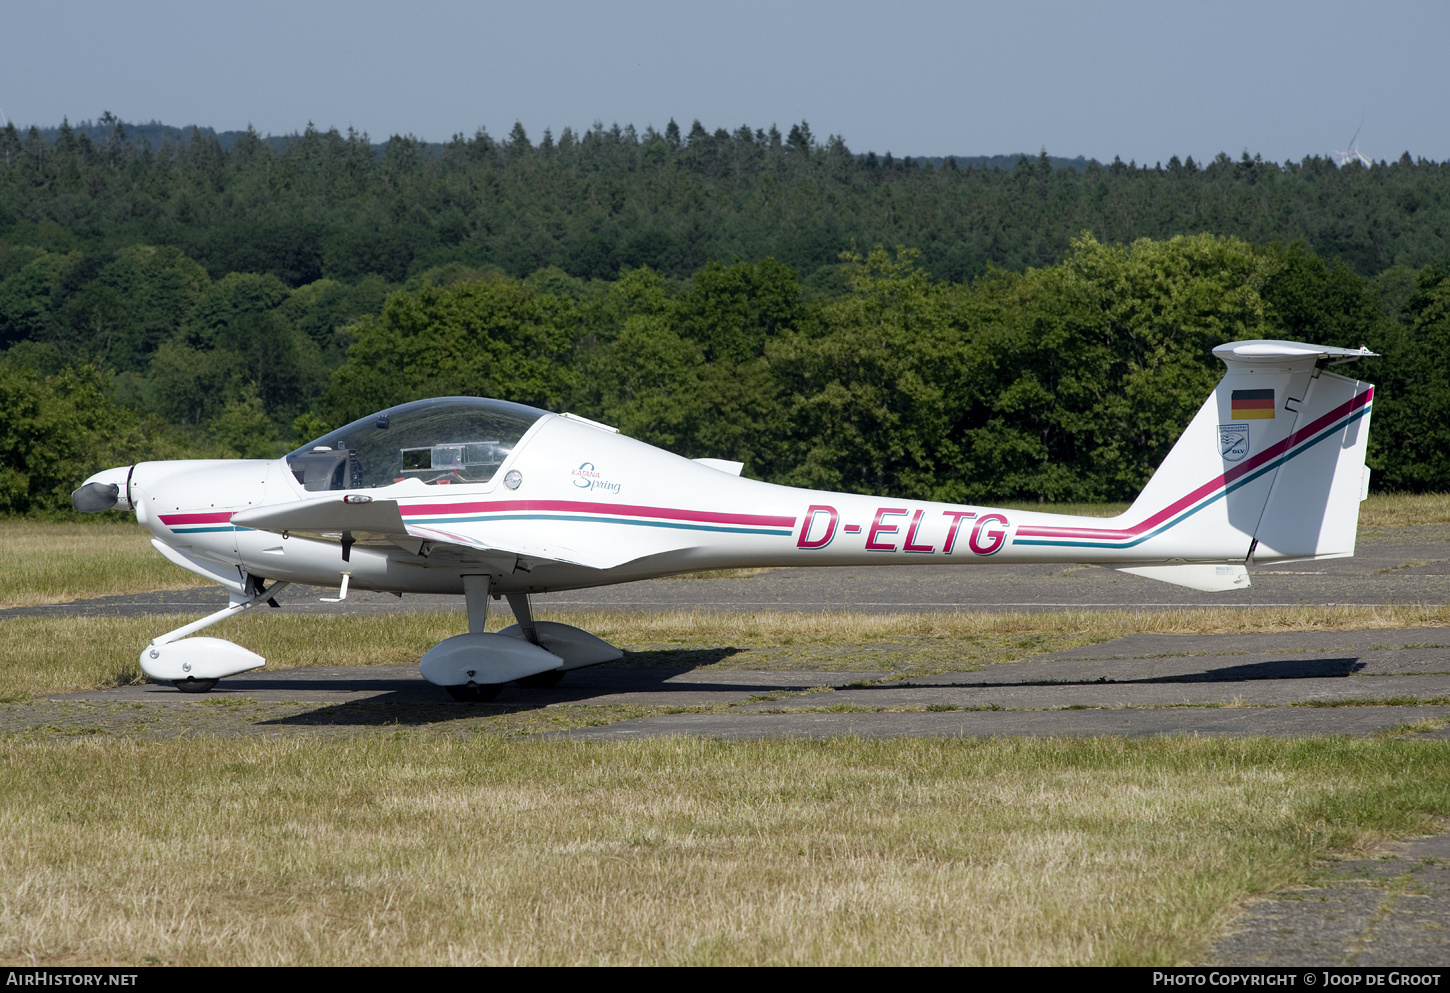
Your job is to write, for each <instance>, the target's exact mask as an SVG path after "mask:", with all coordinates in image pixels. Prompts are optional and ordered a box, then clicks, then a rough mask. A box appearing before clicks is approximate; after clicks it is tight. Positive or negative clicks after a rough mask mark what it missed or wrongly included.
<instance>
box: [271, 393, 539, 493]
mask: <svg viewBox="0 0 1450 993" xmlns="http://www.w3.org/2000/svg"><path fill="white" fill-rule="evenodd" d="M547 415H548V411H544V410H539V409H538V408H536V407H526V406H524V405H523V404H520V403H509V402H508V401H506V400H485V399H483V398H481V397H440V398H438V399H434V400H416V401H414V402H413V403H405V404H401V405H399V406H397V407H389V408H388V409H387V410H383V411H379V412H378V413H376V414H369V415H368V416H367V417H363V418H359V419H358V420H356V421H353V422H352V423H351V424H348V425H346V426H344V427H340V428H338V429H337V430H336V431H333V432H331V433H329V434H325V435H323V436H322V437H321V438H318V439H317V440H316V441H312V442H308V443H307V444H306V445H303V446H302V447H301V448H299V449H297V450H296V451H295V452H293V453H292V454H290V455H288V456H287V465H288V468H290V469H291V470H292V474H293V475H294V476H296V477H297V481H298V482H299V483H301V484H302V485H303V487H304V488H306V489H308V490H356V489H374V488H376V487H379V486H392V485H393V484H394V483H401V482H404V481H405V480H409V479H416V480H418V481H420V482H423V483H426V484H428V485H430V486H436V485H440V484H448V483H486V482H488V481H489V480H491V479H493V477H494V474H495V473H496V472H498V468H499V466H501V465H503V462H504V460H505V459H507V458H508V457H509V454H510V453H512V452H513V449H514V446H515V445H517V444H518V443H519V439H520V438H522V437H523V436H524V434H525V432H527V431H528V430H529V428H531V427H533V426H534V424H535V422H537V421H538V420H539V418H541V417H545V416H547Z"/></svg>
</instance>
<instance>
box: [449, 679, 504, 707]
mask: <svg viewBox="0 0 1450 993" xmlns="http://www.w3.org/2000/svg"><path fill="white" fill-rule="evenodd" d="M447 689H448V695H449V696H451V697H452V698H453V699H455V700H457V701H458V702H459V703H488V701H490V700H492V699H493V698H494V697H496V696H498V695H499V692H500V691H501V690H502V689H503V684H502V683H464V684H463V685H461V686H449V687H447Z"/></svg>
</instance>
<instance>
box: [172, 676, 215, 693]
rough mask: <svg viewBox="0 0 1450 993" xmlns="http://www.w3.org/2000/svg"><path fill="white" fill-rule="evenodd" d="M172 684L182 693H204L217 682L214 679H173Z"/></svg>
mask: <svg viewBox="0 0 1450 993" xmlns="http://www.w3.org/2000/svg"><path fill="white" fill-rule="evenodd" d="M171 683H172V685H173V686H175V687H176V688H177V689H179V690H180V691H181V692H183V693H206V692H208V691H209V690H210V689H211V688H212V687H213V686H215V685H216V684H217V681H216V680H215V679H191V678H188V679H173V680H172V681H171Z"/></svg>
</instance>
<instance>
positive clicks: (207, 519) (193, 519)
mask: <svg viewBox="0 0 1450 993" xmlns="http://www.w3.org/2000/svg"><path fill="white" fill-rule="evenodd" d="M160 516H161V523H162V524H167V525H170V524H225V523H227V522H228V521H230V520H231V519H232V513H231V511H229V510H228V511H223V512H220V513H215V514H162V515H160Z"/></svg>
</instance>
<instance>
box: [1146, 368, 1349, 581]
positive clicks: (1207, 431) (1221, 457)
mask: <svg viewBox="0 0 1450 993" xmlns="http://www.w3.org/2000/svg"><path fill="white" fill-rule="evenodd" d="M1213 353H1214V354H1215V355H1217V356H1218V357H1219V358H1220V359H1222V360H1223V362H1224V364H1225V365H1226V366H1228V370H1227V372H1225V374H1224V377H1223V379H1222V380H1221V381H1220V382H1219V384H1218V388H1217V389H1215V390H1214V392H1213V395H1212V396H1210V397H1209V398H1208V400H1207V402H1205V403H1204V405H1203V407H1202V408H1201V409H1200V410H1199V412H1198V415H1197V416H1196V417H1194V419H1193V421H1192V423H1190V424H1189V426H1188V429H1187V430H1185V431H1184V432H1183V436H1182V437H1181V438H1179V439H1178V443H1177V444H1176V445H1174V446H1173V450H1172V451H1171V452H1169V453H1168V458H1166V459H1165V460H1164V461H1163V464H1162V465H1161V466H1160V467H1159V469H1158V472H1157V473H1155V474H1154V476H1153V478H1152V479H1151V480H1149V481H1148V485H1147V486H1146V487H1145V488H1144V489H1143V492H1142V494H1141V495H1140V496H1139V497H1138V499H1137V500H1136V501H1135V502H1134V503H1133V506H1132V508H1131V509H1129V511H1128V513H1127V514H1125V515H1124V518H1123V519H1125V520H1128V521H1136V522H1137V523H1136V524H1134V525H1131V526H1130V527H1129V528H1128V529H1126V531H1125V532H1124V533H1125V534H1126V533H1128V532H1131V534H1132V535H1133V537H1134V538H1135V539H1136V540H1135V541H1133V542H1131V544H1132V545H1134V546H1136V547H1135V548H1134V558H1137V557H1138V554H1139V553H1141V555H1142V560H1143V561H1144V562H1145V563H1147V562H1155V561H1156V562H1175V561H1177V562H1186V563H1193V562H1199V563H1210V562H1220V563H1232V562H1234V561H1238V562H1246V561H1249V560H1250V559H1252V560H1254V561H1259V562H1263V561H1285V560H1289V559H1306V558H1337V557H1340V556H1346V555H1353V554H1354V539H1355V531H1356V528H1357V527H1358V523H1359V504H1360V501H1361V500H1363V499H1364V497H1365V495H1366V494H1367V492H1368V488H1369V470H1368V469H1367V468H1365V464H1364V455H1365V446H1366V443H1367V441H1368V439H1369V413H1370V405H1371V400H1372V399H1373V396H1374V387H1373V386H1371V385H1370V384H1368V383H1364V382H1360V381H1358V380H1354V379H1349V378H1346V377H1344V376H1340V375H1337V374H1336V373H1332V372H1329V371H1327V368H1326V367H1327V366H1330V365H1337V364H1339V363H1342V362H1347V361H1350V360H1353V359H1357V358H1365V357H1368V356H1371V355H1373V354H1374V353H1372V352H1370V351H1369V350H1368V349H1359V350H1352V349H1345V348H1332V347H1328V346H1324V345H1305V344H1300V343H1297V342H1289V341H1237V342H1232V343H1230V344H1227V345H1221V346H1219V347H1218V348H1215V349H1214V350H1213ZM1128 545H1129V543H1126V542H1125V543H1124V545H1122V546H1120V547H1128ZM1164 571H1165V570H1163V569H1162V568H1161V567H1152V569H1151V571H1145V572H1144V574H1145V575H1151V576H1152V578H1155V579H1168V581H1170V582H1172V581H1175V580H1173V579H1169V577H1168V576H1167V575H1160V574H1159V573H1163V572H1164ZM1232 585H1242V584H1240V583H1232V584H1228V585H1221V586H1219V587H1218V588H1225V589H1226V588H1230V586H1232ZM1199 588H1203V587H1201V586H1200V587H1199Z"/></svg>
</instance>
